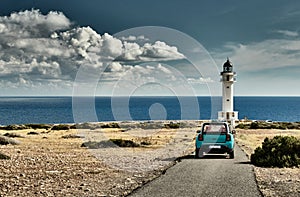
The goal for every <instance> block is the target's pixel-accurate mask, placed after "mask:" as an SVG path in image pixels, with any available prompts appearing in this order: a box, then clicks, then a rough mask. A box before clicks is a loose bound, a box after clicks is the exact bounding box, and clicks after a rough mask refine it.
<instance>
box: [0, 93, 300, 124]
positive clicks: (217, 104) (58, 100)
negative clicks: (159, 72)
mask: <svg viewBox="0 0 300 197" xmlns="http://www.w3.org/2000/svg"><path fill="white" fill-rule="evenodd" d="M76 98H77V97H76ZM85 99H87V100H89V101H87V102H90V101H91V100H92V101H93V102H94V103H92V105H89V106H92V107H93V106H94V109H86V108H84V106H85V105H84V103H85ZM112 101H113V102H112ZM80 102H82V103H83V105H82V110H80V107H81V106H79V110H78V106H77V110H75V111H77V112H76V113H77V114H78V113H79V114H80V118H76V121H74V114H73V112H74V111H73V107H74V106H72V105H74V103H72V97H71V96H13V97H11V96H3V97H0V125H10V124H32V123H40V124H42V123H45V124H56V123H57V124H59V123H75V122H76V123H77V122H95V121H97V122H105V121H147V120H207V119H216V118H217V111H220V110H221V97H213V98H211V97H209V96H197V97H190V96H186V97H184V96H183V97H174V96H131V97H122V96H120V97H108V96H103V97H102V96H96V97H94V98H92V99H91V97H80ZM212 103H213V106H212ZM93 104H94V105H93ZM75 108H76V106H75ZM197 108H198V109H197ZM234 109H235V111H238V112H239V119H244V118H245V117H246V118H248V119H249V120H272V121H279V122H299V121H300V97H298V96H235V97H234ZM89 110H92V111H93V110H94V111H95V117H96V119H95V118H90V116H89V115H88V114H87V115H86V113H90V112H89ZM77 116H78V115H75V117H77Z"/></svg>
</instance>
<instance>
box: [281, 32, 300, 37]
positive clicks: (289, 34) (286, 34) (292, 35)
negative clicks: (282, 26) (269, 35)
mask: <svg viewBox="0 0 300 197" xmlns="http://www.w3.org/2000/svg"><path fill="white" fill-rule="evenodd" d="M276 32H277V33H279V34H282V35H284V36H290V37H297V36H298V35H299V33H298V32H296V31H289V30H278V31H276Z"/></svg>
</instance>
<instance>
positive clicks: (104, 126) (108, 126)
mask: <svg viewBox="0 0 300 197" xmlns="http://www.w3.org/2000/svg"><path fill="white" fill-rule="evenodd" d="M101 128H109V129H112V128H116V129H119V128H120V126H119V124H118V123H116V122H112V123H108V124H103V125H101Z"/></svg>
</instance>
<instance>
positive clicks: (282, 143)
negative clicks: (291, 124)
mask: <svg viewBox="0 0 300 197" xmlns="http://www.w3.org/2000/svg"><path fill="white" fill-rule="evenodd" d="M251 163H252V164H254V165H256V166H260V167H280V168H283V167H293V166H296V167H298V166H299V165H300V140H299V139H297V138H296V137H294V136H275V137H274V138H273V139H271V140H270V139H269V138H265V140H264V142H263V143H262V147H258V148H256V149H255V151H254V154H252V155H251Z"/></svg>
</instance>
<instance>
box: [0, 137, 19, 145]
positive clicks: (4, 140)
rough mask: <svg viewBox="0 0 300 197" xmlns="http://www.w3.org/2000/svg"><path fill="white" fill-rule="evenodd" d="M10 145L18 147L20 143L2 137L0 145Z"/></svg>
mask: <svg viewBox="0 0 300 197" xmlns="http://www.w3.org/2000/svg"><path fill="white" fill-rule="evenodd" d="M8 144H12V145H17V144H19V142H18V141H16V140H14V139H11V138H9V137H6V136H0V145H8Z"/></svg>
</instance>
